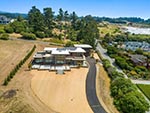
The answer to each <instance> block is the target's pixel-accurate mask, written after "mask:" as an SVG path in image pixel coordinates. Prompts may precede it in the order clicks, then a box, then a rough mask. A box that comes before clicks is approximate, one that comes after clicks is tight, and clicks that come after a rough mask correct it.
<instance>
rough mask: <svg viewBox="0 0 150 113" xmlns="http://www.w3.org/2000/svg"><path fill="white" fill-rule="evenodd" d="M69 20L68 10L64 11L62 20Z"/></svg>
mask: <svg viewBox="0 0 150 113" xmlns="http://www.w3.org/2000/svg"><path fill="white" fill-rule="evenodd" d="M68 20H69V14H68V11H65V12H64V21H68Z"/></svg>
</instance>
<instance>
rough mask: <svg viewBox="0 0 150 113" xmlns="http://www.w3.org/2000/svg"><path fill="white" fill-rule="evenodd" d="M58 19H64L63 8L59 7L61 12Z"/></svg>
mask: <svg viewBox="0 0 150 113" xmlns="http://www.w3.org/2000/svg"><path fill="white" fill-rule="evenodd" d="M57 19H58V21H63V20H64V11H63V9H62V8H60V9H59V14H58V15H57Z"/></svg>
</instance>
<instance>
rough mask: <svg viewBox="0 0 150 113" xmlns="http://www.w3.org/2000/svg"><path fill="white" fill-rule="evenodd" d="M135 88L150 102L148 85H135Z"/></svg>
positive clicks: (149, 87)
mask: <svg viewBox="0 0 150 113" xmlns="http://www.w3.org/2000/svg"><path fill="white" fill-rule="evenodd" d="M137 86H138V88H139V89H140V90H141V91H142V92H143V93H144V95H145V96H146V97H147V98H148V99H149V100H150V85H144V84H137Z"/></svg>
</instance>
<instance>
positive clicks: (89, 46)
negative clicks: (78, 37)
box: [74, 44, 92, 48]
mask: <svg viewBox="0 0 150 113" xmlns="http://www.w3.org/2000/svg"><path fill="white" fill-rule="evenodd" d="M74 47H81V48H92V46H91V45H88V44H74Z"/></svg>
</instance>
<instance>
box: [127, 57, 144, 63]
mask: <svg viewBox="0 0 150 113" xmlns="http://www.w3.org/2000/svg"><path fill="white" fill-rule="evenodd" d="M130 56H131V60H132V61H133V62H134V63H145V62H146V59H147V58H146V57H145V56H143V55H130Z"/></svg>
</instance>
